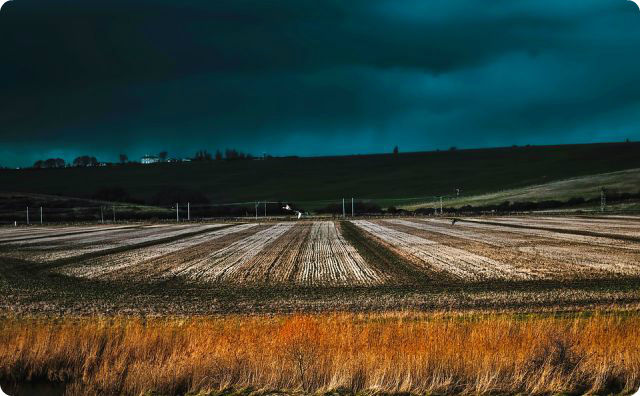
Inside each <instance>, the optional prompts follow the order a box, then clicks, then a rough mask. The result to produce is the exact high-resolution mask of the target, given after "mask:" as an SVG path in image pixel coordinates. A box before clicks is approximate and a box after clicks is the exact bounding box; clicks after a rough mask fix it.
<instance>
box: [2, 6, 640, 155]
mask: <svg viewBox="0 0 640 396" xmlns="http://www.w3.org/2000/svg"><path fill="white" fill-rule="evenodd" d="M638 48H640V11H638V9H637V8H636V7H635V5H634V4H633V3H630V2H626V1H624V0H580V1H565V2H557V1H542V0H518V1H513V0H493V1H479V0H448V1H444V0H442V1H440V0H435V1H434V0H432V1H424V0H412V1H382V0H367V1H349V2H344V1H299V0H298V1H237V0H236V1H210V0H182V1H166V0H153V1H152V0H128V1H121V0H115V1H114V0H111V1H104V0H96V1H91V0H84V1H77V0H74V1H71V0H46V1H44V0H13V1H12V2H9V3H7V4H6V5H5V6H4V7H3V9H2V11H0V49H1V50H2V54H1V57H0V138H1V139H2V140H1V142H2V145H1V146H0V155H1V156H2V157H0V158H3V159H2V160H0V163H4V164H23V165H24V164H29V163H31V162H33V160H34V159H36V158H40V157H43V156H47V155H50V154H51V155H53V154H57V155H66V156H72V155H75V154H78V153H80V152H84V151H86V152H91V153H96V154H99V155H102V156H103V158H105V159H114V158H115V155H117V153H118V152H119V151H126V152H129V153H130V155H131V156H134V155H139V154H142V153H144V152H147V151H159V150H162V149H168V150H170V151H171V152H173V153H175V154H176V155H187V154H190V153H191V152H192V151H194V150H195V149H198V148H200V147H206V148H210V149H215V148H217V147H220V148H223V147H226V146H235V147H238V148H240V149H242V150H247V151H252V152H254V153H260V152H262V151H267V152H271V153H275V154H287V153H289V154H301V155H315V154H331V153H354V152H360V153H362V152H375V151H388V150H389V149H390V147H392V146H393V145H395V144H399V145H400V146H401V148H402V149H403V150H422V149H433V148H437V147H440V148H447V147H448V146H451V145H456V146H459V147H465V146H466V147H472V146H473V147H476V146H490V145H509V144H523V143H532V144H539V143H569V142H588V141H602V140H620V139H623V138H626V137H629V138H632V139H634V138H640V121H639V120H638V116H637V114H640V112H639V111H638V110H640V89H639V88H640V77H638V76H637V75H638V73H637V71H638V70H640V54H639V53H638V51H637V49H638Z"/></svg>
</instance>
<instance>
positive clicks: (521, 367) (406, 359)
mask: <svg viewBox="0 0 640 396" xmlns="http://www.w3.org/2000/svg"><path fill="white" fill-rule="evenodd" d="M639 324H640V317H639V316H637V315H635V314H631V315H624V316H622V315H595V316H590V317H577V316H574V317H569V318H567V317H555V318H554V317H527V318H522V317H515V316H507V315H489V316H455V315H453V316H452V315H448V316H444V315H426V314H411V313H396V314H392V313H386V314H368V315H364V314H362V315H358V314H321V315H294V316H276V317H266V316H253V317H241V316H232V317H218V318H212V317H209V318H189V319H179V318H172V319H168V318H163V319H140V318H126V317H119V318H77V319H69V318H66V319H58V320H56V319H43V318H28V319H25V318H11V319H2V320H1V321H0V376H1V377H2V378H4V379H5V380H7V379H13V380H18V381H21V380H25V379H29V378H30V379H37V378H48V379H52V380H58V381H66V382H68V383H69V384H70V385H69V386H68V387H67V393H68V394H71V395H76V394H77V395H81V394H97V393H102V394H128V395H139V394H141V393H144V392H148V391H151V390H153V391H157V392H160V393H162V394H183V393H186V392H189V391H190V392H194V393H197V392H202V393H204V392H209V391H216V390H220V389H224V388H228V387H232V388H237V389H239V388H246V387H253V388H256V389H262V390H268V389H272V390H273V389H277V390H285V391H291V392H293V391H302V392H305V393H315V392H322V391H327V390H333V389H337V388H343V389H345V390H348V391H351V392H360V391H364V390H368V391H374V392H375V391H378V392H405V391H406V392H414V393H517V392H525V393H557V392H581V393H582V392H592V393H603V392H609V391H614V392H630V391H632V390H635V389H636V388H637V387H638V386H640V326H639Z"/></svg>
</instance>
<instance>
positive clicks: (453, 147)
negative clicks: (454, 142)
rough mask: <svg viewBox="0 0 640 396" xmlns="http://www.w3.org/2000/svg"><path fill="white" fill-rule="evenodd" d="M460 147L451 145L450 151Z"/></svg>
mask: <svg viewBox="0 0 640 396" xmlns="http://www.w3.org/2000/svg"><path fill="white" fill-rule="evenodd" d="M457 149H458V148H457V147H456V146H451V147H449V151H456V150H457Z"/></svg>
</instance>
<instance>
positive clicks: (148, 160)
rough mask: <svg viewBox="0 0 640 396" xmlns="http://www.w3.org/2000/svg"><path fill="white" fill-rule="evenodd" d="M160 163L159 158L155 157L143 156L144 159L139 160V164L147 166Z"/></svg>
mask: <svg viewBox="0 0 640 396" xmlns="http://www.w3.org/2000/svg"><path fill="white" fill-rule="evenodd" d="M158 162H160V158H159V157H158V156H156V155H149V154H147V155H145V156H144V157H142V158H140V163H142V164H145V165H148V164H155V163H158Z"/></svg>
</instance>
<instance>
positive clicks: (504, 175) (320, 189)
mask: <svg viewBox="0 0 640 396" xmlns="http://www.w3.org/2000/svg"><path fill="white" fill-rule="evenodd" d="M634 168H640V143H606V144H584V145H559V146H527V147H508V148H493V149H472V150H449V151H437V152H424V153H401V154H399V155H395V156H394V155H392V154H379V155H354V156H339V157H308V158H293V157H292V158H271V159H265V160H237V161H211V162H190V163H189V162H187V163H162V164H155V165H139V164H131V165H114V166H108V167H94V168H64V169H43V170H36V169H24V170H2V171H0V192H22V193H39V194H53V195H60V196H67V197H78V198H89V197H93V198H99V193H100V192H101V191H104V190H105V189H107V190H109V189H117V190H118V191H121V192H122V191H124V192H125V195H126V197H127V199H130V200H133V201H136V202H140V203H147V204H154V205H165V204H167V203H168V202H175V200H181V201H183V199H184V200H190V201H191V202H192V203H193V202H198V201H201V202H207V201H208V202H209V203H229V202H248V201H263V200H268V201H289V202H297V203H299V204H300V205H302V206H304V207H305V208H309V209H312V208H316V207H320V206H324V205H327V203H329V202H338V201H339V200H341V199H342V198H343V197H344V198H350V197H356V199H371V200H374V201H378V202H380V203H381V204H382V205H383V206H388V205H397V206H400V205H402V206H406V205H411V204H418V203H420V202H425V201H427V200H428V199H429V197H431V196H438V195H447V196H452V195H455V191H456V189H458V188H459V189H461V191H462V194H463V195H464V196H477V195H482V194H488V193H495V192H498V191H503V190H512V191H518V189H521V188H524V187H529V186H536V185H545V184H548V183H550V182H556V181H560V180H565V179H570V178H576V177H581V176H589V175H595V174H602V173H610V172H617V171H622V170H627V169H634ZM532 194H534V195H535V192H532ZM550 194H552V195H553V194H554V193H553V192H550ZM562 194H563V196H572V195H573V194H572V193H569V192H563V193H562ZM107 199H109V200H110V198H107ZM172 200H173V201H172Z"/></svg>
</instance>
